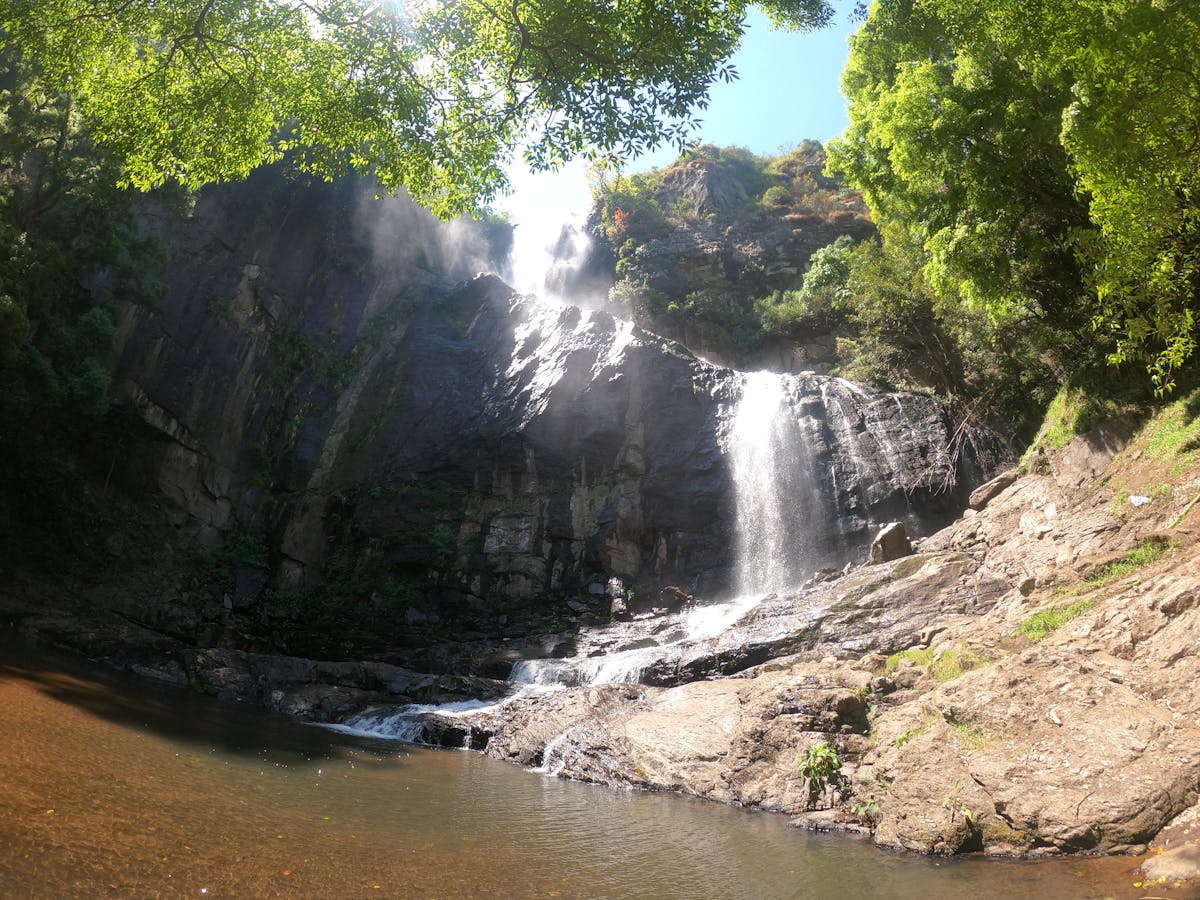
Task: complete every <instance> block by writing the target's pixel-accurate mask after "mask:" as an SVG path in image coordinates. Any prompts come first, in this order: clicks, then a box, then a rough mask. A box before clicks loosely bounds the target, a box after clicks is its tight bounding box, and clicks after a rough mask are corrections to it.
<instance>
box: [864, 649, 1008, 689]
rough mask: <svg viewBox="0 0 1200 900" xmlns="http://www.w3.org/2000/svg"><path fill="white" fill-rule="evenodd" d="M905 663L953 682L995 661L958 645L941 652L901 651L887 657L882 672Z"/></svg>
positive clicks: (930, 650) (931, 650)
mask: <svg viewBox="0 0 1200 900" xmlns="http://www.w3.org/2000/svg"><path fill="white" fill-rule="evenodd" d="M905 661H907V662H910V663H912V664H913V665H915V666H919V667H920V668H923V669H924V670H925V672H926V673H927V674H929V675H932V676H933V677H934V678H936V679H937V680H938V681H953V680H954V679H955V678H958V677H959V676H960V675H963V674H965V673H967V672H970V671H971V670H972V669H980V668H983V667H984V666H987V665H991V664H992V663H994V662H995V661H996V660H995V659H994V658H993V657H991V656H989V655H987V654H986V653H980V652H979V651H978V650H973V649H972V648H970V647H968V646H967V645H966V644H959V645H958V646H957V647H953V648H951V649H949V650H941V651H939V650H937V649H936V648H934V647H926V648H924V649H920V650H918V649H915V648H914V649H910V650H901V651H900V652H899V653H893V654H892V655H891V656H889V657H888V658H887V664H886V666H885V667H884V671H885V672H888V673H891V672H894V671H896V669H898V668H899V667H900V665H901V664H902V663H903V662H905Z"/></svg>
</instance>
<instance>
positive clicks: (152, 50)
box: [0, 0, 832, 215]
mask: <svg viewBox="0 0 1200 900" xmlns="http://www.w3.org/2000/svg"><path fill="white" fill-rule="evenodd" d="M757 5H758V6H760V7H761V8H762V9H763V10H764V11H765V12H766V13H767V15H768V16H769V17H770V18H771V19H772V20H773V21H774V22H775V23H776V24H777V25H781V26H785V27H790V28H801V29H803V28H812V27H820V26H822V25H824V24H826V23H827V22H828V21H829V19H830V17H831V15H832V8H831V6H830V3H829V2H828V0H761V2H759V3H758V4H757ZM748 6H749V3H748V2H747V0H628V2H625V0H623V2H621V3H611V2H607V0H509V2H494V0H429V2H426V3H416V4H401V3H399V2H398V0H0V23H2V25H3V28H4V33H5V35H6V37H7V40H8V41H9V42H11V43H12V44H14V45H16V46H17V47H18V48H20V49H21V50H22V51H23V52H24V53H25V54H27V55H28V56H29V57H31V58H33V59H36V61H37V63H38V65H40V67H41V70H42V72H43V75H44V78H45V79H46V81H47V84H48V85H49V86H50V87H51V88H53V89H56V90H59V91H61V92H64V93H67V94H70V95H72V96H73V97H74V98H75V101H76V102H77V103H78V106H79V109H80V111H81V113H82V115H83V117H84V119H85V121H86V122H87V124H88V126H89V128H90V131H91V134H92V135H93V137H94V139H95V140H97V141H98V142H100V143H102V144H104V145H106V146H108V147H110V148H112V149H113V150H114V151H116V154H117V156H118V158H119V159H120V160H122V161H123V166H124V168H123V179H124V182H125V183H126V184H129V185H134V186H137V187H141V188H147V187H152V186H156V185H159V184H161V183H163V182H164V181H167V180H175V181H178V182H180V183H182V184H184V185H187V186H190V187H197V186H199V185H202V184H205V183H208V182H212V181H219V180H223V179H228V178H237V177H241V176H244V175H245V174H247V173H248V172H249V171H250V170H251V169H253V168H254V167H256V166H258V165H261V164H263V163H266V162H270V161H272V160H275V159H278V158H280V157H281V156H282V155H283V154H285V153H288V152H291V153H293V154H294V155H295V157H296V158H297V159H298V160H299V162H300V164H301V165H303V166H304V167H306V168H307V169H309V170H310V171H314V172H317V173H319V174H322V175H325V176H328V177H333V176H334V175H337V174H340V173H342V172H345V171H347V170H351V169H357V170H371V171H373V172H374V173H375V175H376V176H377V177H378V178H379V180H380V182H381V183H382V184H383V186H384V187H385V188H386V189H388V190H395V189H397V188H399V187H401V186H403V187H404V188H406V189H407V190H408V191H409V193H410V194H412V195H413V197H414V198H415V199H417V200H418V201H419V202H421V203H422V204H424V205H426V206H427V207H429V208H430V209H432V210H433V211H435V212H437V213H440V214H443V215H449V214H454V213H458V212H462V211H464V210H467V209H469V208H471V207H473V206H474V205H476V204H477V203H478V202H479V201H481V200H487V199H490V198H491V197H493V196H494V195H495V194H496V193H497V192H498V191H499V190H500V189H501V188H502V187H503V186H504V184H505V177H504V172H503V167H504V164H505V163H506V162H507V161H508V160H510V159H511V158H512V156H513V154H514V153H515V152H516V151H517V150H518V149H519V148H523V149H524V152H525V153H526V155H527V157H528V159H529V161H530V163H531V164H532V165H533V166H534V167H542V168H547V167H549V168H552V167H554V166H556V165H557V164H559V163H561V162H562V161H563V160H565V159H567V158H569V157H571V156H573V155H577V154H580V153H582V152H585V151H587V152H599V153H610V154H618V155H620V154H625V155H628V154H636V153H638V152H640V151H642V150H644V149H646V148H648V147H651V146H654V145H656V144H659V143H662V142H664V141H671V140H675V141H679V140H682V139H683V138H684V136H685V135H686V134H687V133H688V132H689V130H690V129H691V127H692V126H693V125H694V119H693V117H694V115H695V111H696V110H697V109H702V108H703V107H704V105H705V98H706V96H707V93H708V90H709V88H710V87H711V86H712V85H713V83H714V82H715V81H716V80H718V79H729V78H732V77H735V75H736V73H735V72H734V71H733V70H732V68H731V67H730V66H729V64H728V58H729V57H730V55H731V54H732V52H733V50H734V49H735V48H736V46H737V44H738V41H739V39H740V38H741V34H742V27H743V20H744V18H745V15H746V12H747V8H748Z"/></svg>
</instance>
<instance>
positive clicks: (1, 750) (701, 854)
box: [0, 637, 1181, 900]
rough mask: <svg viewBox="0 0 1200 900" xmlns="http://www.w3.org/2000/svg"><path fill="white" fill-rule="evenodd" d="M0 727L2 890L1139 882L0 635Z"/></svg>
mask: <svg viewBox="0 0 1200 900" xmlns="http://www.w3.org/2000/svg"><path fill="white" fill-rule="evenodd" d="M0 721H2V723H3V724H2V727H0V896H3V897H23V896H30V897H59V896H87V897H157V896H190V897H228V896H239V897H272V896H291V897H380V896H382V897H547V896H562V897H661V898H674V897H679V898H698V897H717V898H739V897H744V898H772V897H780V898H788V897H794V898H835V897H836V898H842V897H845V898H914V900H915V898H921V900H926V898H940V897H947V898H949V897H954V898H962V897H972V898H982V897H997V898H1000V897H1004V898H1008V897H1023V896H1030V897H1032V896H1036V897H1042V898H1057V897H1078V898H1086V897H1108V896H1113V897H1122V898H1124V897H1131V898H1132V897H1138V896H1142V892H1141V891H1137V890H1135V889H1134V888H1133V887H1132V882H1133V880H1134V878H1133V877H1132V875H1131V874H1130V873H1131V871H1132V869H1133V867H1134V866H1135V865H1136V861H1134V860H1130V859H1110V860H1082V861H1066V862H1061V861H1060V862H1050V863H1037V864H1016V863H998V862H987V861H973V860H965V861H946V860H942V861H936V860H928V859H922V858H915V857H908V856H902V855H893V854H888V853H883V852H880V851H878V850H875V849H874V848H872V847H871V846H870V845H869V844H866V843H864V842H862V841H859V840H856V839H853V838H846V837H836V836H825V835H813V834H808V833H806V832H802V831H797V830H794V829H790V828H787V827H786V823H785V820H784V819H783V818H782V817H779V816H773V815H766V814H762V813H751V812H747V811H744V810H738V809H732V808H728V807H724V806H720V805H717V804H712V803H705V802H701V801H695V800H689V799H686V798H682V797H678V796H672V795H655V794H639V793H630V792H626V791H620V790H613V789H610V788H605V787H597V786H590V785H582V784H575V783H572V782H567V781H562V780H559V779H554V778H548V777H544V776H538V775H535V774H531V773H528V772H524V771H521V770H520V769H517V768H515V767H512V766H508V765H506V764H503V763H499V762H494V761H492V760H488V759H485V758H483V757H481V756H479V755H477V754H472V753H465V752H456V751H434V750H424V749H420V748H413V747H408V746H405V745H397V744H395V743H386V742H378V741H371V740H369V739H363V738H356V737H353V736H350V735H342V734H338V733H335V732H331V731H328V730H325V729H320V728H314V727H311V726H305V725H301V724H297V723H294V722H290V721H287V720H283V719H279V718H273V717H266V716H261V715H258V714H254V713H251V712H250V711H248V710H243V709H239V708H230V707H229V706H225V705H220V704H217V703H213V702H208V701H206V700H205V699H204V698H201V697H197V696H194V695H191V694H189V693H187V692H185V691H179V690H168V689H164V688H160V687H157V686H155V685H151V684H148V683H146V682H140V681H129V680H126V679H123V678H117V677H115V676H113V675H111V674H108V673H106V672H102V671H95V670H89V669H87V668H84V667H81V666H80V665H79V664H78V663H77V662H75V661H73V660H72V659H69V658H60V657H57V656H54V655H50V654H46V653H45V652H41V651H38V652H34V651H32V650H31V649H30V648H29V647H28V646H27V645H24V644H19V643H15V642H13V641H10V640H7V639H4V638H3V637H0ZM1171 896H1172V897H1180V896H1181V895H1180V893H1179V892H1178V891H1173V892H1172V893H1171Z"/></svg>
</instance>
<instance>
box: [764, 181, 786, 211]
mask: <svg viewBox="0 0 1200 900" xmlns="http://www.w3.org/2000/svg"><path fill="white" fill-rule="evenodd" d="M792 199H793V198H792V192H791V191H789V190H788V189H787V188H785V187H784V186H783V185H781V184H776V185H772V186H771V187H769V188H767V189H766V191H765V192H763V195H762V203H763V206H771V207H775V208H777V209H778V208H782V207H785V206H790V205H791V203H792Z"/></svg>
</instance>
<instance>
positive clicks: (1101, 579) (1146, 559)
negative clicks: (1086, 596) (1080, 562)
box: [1087, 541, 1170, 587]
mask: <svg viewBox="0 0 1200 900" xmlns="http://www.w3.org/2000/svg"><path fill="white" fill-rule="evenodd" d="M1169 549H1170V545H1169V544H1166V543H1164V542H1163V541H1142V542H1141V543H1140V544H1138V545H1137V546H1136V547H1134V548H1133V549H1132V550H1130V551H1129V553H1128V554H1127V555H1126V556H1125V558H1124V559H1119V560H1117V561H1116V562H1112V563H1109V564H1108V565H1107V566H1105V567H1104V568H1103V569H1101V570H1100V571H1099V572H1097V573H1096V574H1095V575H1093V576H1092V577H1091V578H1089V579H1088V580H1087V583H1088V584H1090V585H1092V586H1093V587H1099V586H1100V585H1102V584H1108V582H1110V581H1115V580H1116V579H1118V578H1123V577H1125V576H1126V575H1128V574H1129V573H1131V572H1135V571H1137V570H1138V569H1142V568H1145V567H1146V566H1149V565H1152V564H1153V563H1156V562H1158V561H1159V560H1160V559H1162V558H1163V557H1164V556H1166V554H1167V550H1169Z"/></svg>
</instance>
